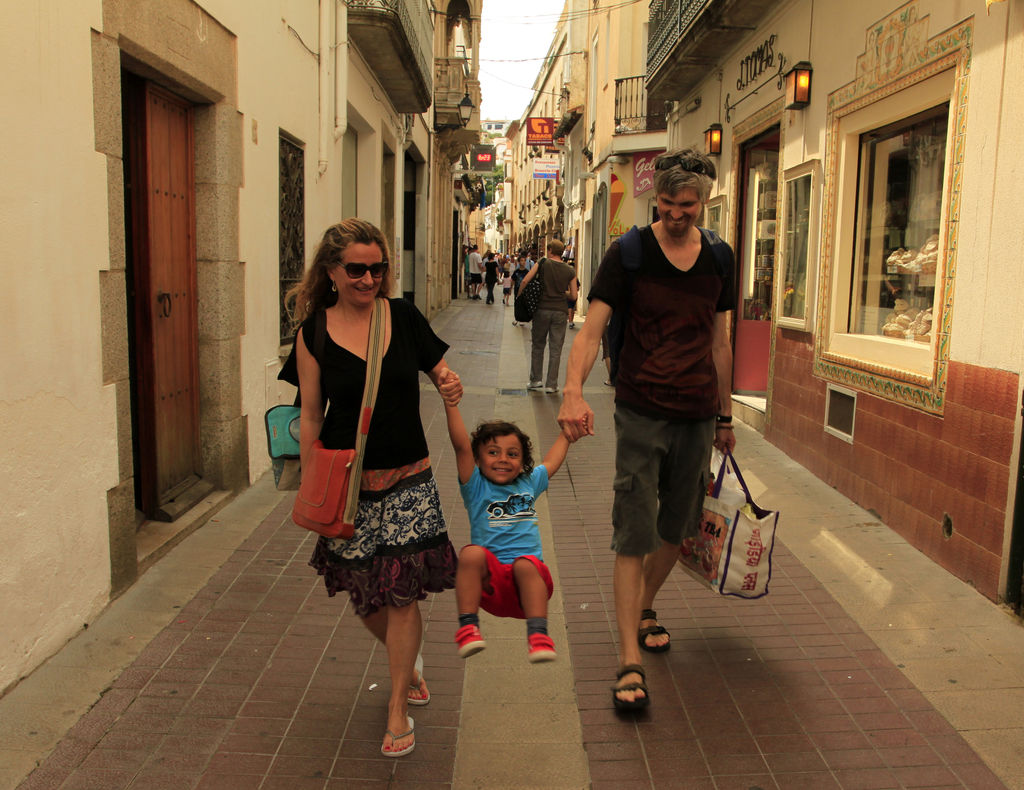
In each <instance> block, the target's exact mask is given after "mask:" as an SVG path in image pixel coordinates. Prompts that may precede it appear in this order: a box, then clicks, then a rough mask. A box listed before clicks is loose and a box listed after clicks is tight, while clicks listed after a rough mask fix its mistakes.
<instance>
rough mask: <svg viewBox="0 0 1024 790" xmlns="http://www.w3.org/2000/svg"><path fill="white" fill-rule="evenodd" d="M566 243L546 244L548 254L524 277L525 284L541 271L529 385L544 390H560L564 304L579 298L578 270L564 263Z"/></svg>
mask: <svg viewBox="0 0 1024 790" xmlns="http://www.w3.org/2000/svg"><path fill="white" fill-rule="evenodd" d="M564 249H565V245H564V244H563V243H562V242H561V241H559V240H558V239H551V240H550V241H548V243H547V255H548V257H545V258H543V259H542V260H540V261H538V262H537V263H536V264H534V266H533V268H532V269H530V271H529V272H528V273H527V275H526V277H524V278H523V285H524V286H525V285H526V284H527V283H529V282H530V281H531V280H532V279H533V278H534V277H536V276H538V274H537V273H538V272H539V271H540V272H542V273H541V275H540V277H541V282H542V283H543V291H542V293H541V298H540V304H539V305H538V306H537V310H536V312H534V314H533V321H532V322H531V323H532V332H533V334H532V337H531V341H532V348H531V354H530V381H529V384H527V388H528V389H531V390H540V389H543V390H544V391H545V392H558V366H559V363H560V362H561V360H562V345H563V344H564V343H565V326H566V322H565V304H566V299H571V300H572V301H574V302H575V301H576V297H577V291H576V273H575V272H574V271H573V270H572V267H570V266H567V265H566V264H565V263H563V262H562V251H563V250H564ZM545 346H546V347H547V349H548V375H547V379H546V383H545V380H543V379H542V375H543V373H544V348H545Z"/></svg>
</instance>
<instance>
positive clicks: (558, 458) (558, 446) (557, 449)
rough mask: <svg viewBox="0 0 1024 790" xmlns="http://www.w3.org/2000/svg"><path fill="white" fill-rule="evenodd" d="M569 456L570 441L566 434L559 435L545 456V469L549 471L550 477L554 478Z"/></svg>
mask: <svg viewBox="0 0 1024 790" xmlns="http://www.w3.org/2000/svg"><path fill="white" fill-rule="evenodd" d="M568 454H569V440H568V439H566V438H565V434H559V435H558V438H557V439H555V443H554V444H553V445H551V449H550V450H548V454H547V455H545V456H544V462H543V463H544V468H545V469H547V470H548V477H549V478H551V477H554V476H555V472H557V471H558V470H559V468H560V467H561V466H562V462H563V461H565V456H566V455H568Z"/></svg>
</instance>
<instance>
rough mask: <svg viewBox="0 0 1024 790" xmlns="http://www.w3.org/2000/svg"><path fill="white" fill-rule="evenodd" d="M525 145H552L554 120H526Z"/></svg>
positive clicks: (553, 142)
mask: <svg viewBox="0 0 1024 790" xmlns="http://www.w3.org/2000/svg"><path fill="white" fill-rule="evenodd" d="M526 144H527V145H554V144H555V119H554V118H527V119H526Z"/></svg>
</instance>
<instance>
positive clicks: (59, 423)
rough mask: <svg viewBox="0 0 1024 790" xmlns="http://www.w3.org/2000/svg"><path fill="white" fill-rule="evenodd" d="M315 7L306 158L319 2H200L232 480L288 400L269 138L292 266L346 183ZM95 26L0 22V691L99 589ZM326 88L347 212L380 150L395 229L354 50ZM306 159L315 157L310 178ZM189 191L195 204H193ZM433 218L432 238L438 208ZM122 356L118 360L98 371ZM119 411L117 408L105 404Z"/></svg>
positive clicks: (101, 308) (102, 178)
mask: <svg viewBox="0 0 1024 790" xmlns="http://www.w3.org/2000/svg"><path fill="white" fill-rule="evenodd" d="M324 2H328V3H331V4H332V5H333V6H334V7H333V8H332V9H331V14H330V35H329V41H330V44H329V47H330V52H331V56H330V57H331V64H330V65H331V68H330V69H329V75H330V85H329V86H328V90H329V94H330V98H329V108H330V109H329V117H328V118H327V119H326V120H327V122H328V123H329V125H330V134H329V135H328V137H327V140H328V146H327V149H326V150H325V152H321V151H320V148H319V142H318V141H319V139H320V134H319V133H320V121H321V118H320V112H319V102H318V99H319V93H318V85H319V75H318V59H317V56H316V54H315V53H316V52H317V51H318V50H319V48H320V46H321V43H320V37H319V30H320V15H319V6H320V3H319V2H309V1H308V0H280V1H279V2H277V3H274V4H271V5H272V6H273V13H265V12H261V13H254V10H253V6H252V4H251V3H250V2H248V0H204V2H203V3H202V4H201V7H202V9H203V10H204V11H206V12H208V13H209V15H210V16H211V17H213V19H215V20H216V21H217V22H219V23H220V24H221V25H222V26H223V27H224V28H225V29H226V30H227V31H229V32H230V35H231V36H233V37H234V41H235V43H236V47H237V48H236V50H235V52H234V58H235V62H234V64H232V65H233V68H234V69H235V73H236V74H237V96H236V97H228V99H229V100H230V101H231V103H232V104H234V105H235V106H237V108H238V114H239V116H240V117H239V124H238V128H239V130H240V133H241V136H242V141H241V144H242V156H241V164H242V174H241V189H240V190H239V200H238V216H237V218H235V217H226V218H222V221H223V223H224V224H225V225H226V227H228V228H230V226H231V223H233V222H235V221H237V223H238V237H239V239H238V244H239V246H238V250H239V260H240V265H241V267H242V269H243V271H244V277H243V281H244V293H243V294H242V295H241V297H240V298H241V302H242V304H243V307H241V308H240V309H241V310H242V311H244V333H243V334H242V337H241V344H240V355H241V356H240V361H239V364H240V371H241V392H240V393H239V397H240V400H241V412H242V414H244V415H247V416H248V467H249V468H248V470H247V476H248V479H249V480H250V481H252V480H255V479H256V478H257V477H259V476H260V475H261V474H263V473H264V472H265V471H266V470H267V469H268V467H269V459H268V458H267V455H266V451H265V447H266V439H265V434H264V427H263V413H264V411H265V410H266V409H267V408H268V407H269V406H270V405H273V404H274V403H278V402H290V401H291V399H292V397H293V394H294V391H293V389H292V388H291V387H290V386H288V385H281V384H279V383H278V382H277V381H276V375H277V372H278V370H279V366H280V362H281V359H280V357H279V349H280V343H279V336H278V335H279V323H278V316H279V313H278V309H279V308H278V290H279V284H278V273H279V264H278V195H279V159H278V157H279V153H278V138H279V132H280V131H281V130H283V131H284V132H286V133H287V134H288V135H289V136H290V137H292V138H293V139H295V140H297V141H298V142H300V144H302V145H303V146H304V149H305V173H306V180H305V227H306V259H307V262H308V260H309V259H310V257H311V256H312V253H313V251H314V249H315V246H316V243H317V242H318V241H319V238H320V236H321V235H322V233H323V230H324V229H325V228H326V227H327V226H328V225H329V224H331V223H334V222H337V221H338V220H340V219H341V218H342V215H341V196H342V185H343V183H344V179H345V178H351V177H352V174H347V173H344V172H342V168H341V159H342V157H341V147H342V143H341V140H340V139H339V140H335V138H334V134H333V131H334V121H335V95H336V94H335V88H334V83H333V75H334V70H335V68H334V66H335V64H334V62H333V52H334V43H335V26H334V19H335V17H334V13H335V12H336V11H337V10H339V9H342V8H343V6H342V4H341V3H340V2H338V3H334V2H332V0H324ZM117 10H118V11H120V10H121V6H117ZM196 19H197V24H196V26H195V28H194V29H178V28H174V30H175V31H176V34H180V35H184V36H196V37H198V38H199V40H200V41H202V37H203V35H204V29H203V24H204V18H203V15H202V13H199V14H197V16H196ZM104 21H105V15H104V3H103V2H102V0H81V2H76V3H70V4H69V3H62V4H60V8H59V11H58V10H57V9H56V8H51V7H50V4H46V3H22V4H13V5H10V7H5V15H4V25H2V26H0V53H2V54H0V64H2V65H3V67H4V71H5V73H7V74H8V75H17V78H16V79H15V78H11V79H7V80H4V81H3V87H2V88H0V99H2V101H3V106H4V107H5V120H4V123H3V124H2V125H0V151H2V153H0V172H3V179H2V181H0V232H2V236H0V238H2V242H0V243H2V245H3V253H2V255H0V261H2V263H0V271H2V273H3V282H4V285H5V288H4V292H3V297H2V299H3V303H2V309H0V329H2V330H3V331H4V334H5V339H6V341H7V342H6V343H5V346H4V350H3V352H2V353H0V361H2V370H3V374H2V375H0V430H2V431H3V436H4V437H5V445H4V446H5V452H4V453H3V454H2V456H0V480H2V481H3V482H2V484H0V485H2V489H0V494H2V496H3V502H4V507H3V508H0V541H2V543H3V545H4V547H5V559H4V562H3V563H0V600H2V601H3V606H2V607H0V634H2V635H3V636H2V639H0V693H2V692H3V690H4V689H6V688H8V687H10V686H11V685H12V684H13V683H15V682H17V680H18V679H19V678H20V677H22V676H24V675H25V674H27V673H28V672H30V671H31V670H32V669H33V668H35V667H36V666H38V665H39V664H40V663H41V662H42V661H43V660H45V659H46V658H47V657H48V656H50V655H52V654H53V653H54V652H56V650H58V649H59V648H60V647H61V646H62V645H63V644H64V643H65V642H66V641H67V640H68V639H69V638H71V637H72V636H74V634H75V633H76V632H77V631H78V630H80V629H81V628H82V627H83V625H85V624H87V623H88V622H90V621H91V620H92V619H93V618H94V617H95V616H96V615H97V614H98V613H99V612H100V611H101V610H102V609H103V607H104V606H105V605H106V604H107V602H108V600H109V597H110V593H111V581H110V580H111V551H110V524H111V521H110V513H109V506H108V498H107V497H108V493H107V492H108V491H109V490H111V489H113V488H114V487H115V486H117V485H118V484H119V483H120V482H121V476H120V472H119V448H118V445H117V436H118V433H117V425H118V424H119V423H120V424H121V425H124V424H125V421H127V420H130V416H129V415H126V414H119V413H118V409H117V405H116V402H115V393H114V385H113V384H107V383H105V382H104V381H103V376H104V370H105V369H107V368H109V367H110V364H109V360H104V358H103V353H104V348H105V346H104V345H103V338H102V337H101V327H102V326H103V325H104V321H103V316H104V315H107V316H109V315H110V314H111V313H114V314H116V313H117V311H118V310H122V311H125V310H126V308H125V306H124V305H122V306H120V307H118V306H117V305H114V306H113V307H112V306H110V305H107V304H103V303H101V289H100V278H101V276H102V272H104V271H105V270H107V269H108V268H109V267H110V266H111V260H112V259H113V260H120V259H121V258H122V257H123V255H124V251H123V250H117V249H112V247H113V246H114V244H112V242H111V239H114V240H115V243H116V242H118V240H121V241H122V243H123V232H124V231H123V226H124V216H123V214H121V213H119V212H111V211H108V205H109V202H108V197H109V194H110V186H109V185H110V184H111V183H119V182H120V163H119V162H117V161H116V160H115V159H114V158H113V157H110V156H108V155H107V154H105V153H99V152H97V150H96V148H97V139H98V138H99V136H100V135H101V134H102V135H105V137H106V138H107V139H110V138H113V139H117V138H118V137H119V136H120V129H119V128H115V129H98V128H97V124H96V119H97V118H98V117H100V116H99V114H98V113H97V110H96V107H95V95H94V82H93V81H94V79H102V80H104V81H105V90H106V92H107V93H108V94H109V92H110V91H111V90H112V89H111V87H110V86H111V85H116V84H117V83H119V81H120V74H119V73H118V70H117V69H116V68H106V69H105V70H101V71H97V67H96V63H97V61H96V55H95V51H94V48H93V44H94V39H96V38H97V37H99V36H100V35H101V33H102V31H103V30H104ZM168 35H171V33H170V32H169V33H168ZM106 43H108V44H109V42H106ZM346 82H347V84H346V86H345V89H344V90H343V91H342V95H343V96H345V95H346V94H347V100H346V104H347V109H348V114H349V118H350V125H351V127H352V128H353V129H354V130H356V132H357V133H358V134H359V146H360V147H359V156H358V158H357V159H358V162H359V165H358V167H359V173H358V184H359V194H358V205H359V213H360V215H361V216H363V217H365V218H366V219H369V220H371V221H373V222H375V223H380V221H381V214H382V211H381V209H382V203H381V155H382V145H383V142H384V141H385V140H386V141H388V143H389V145H390V146H391V149H392V151H393V152H394V154H395V165H396V174H395V196H394V200H395V205H394V212H393V213H394V221H395V233H396V236H399V237H400V235H401V232H402V230H401V229H402V212H403V201H402V188H403V182H402V173H403V169H404V166H403V157H404V153H405V149H404V143H405V142H406V140H404V139H403V135H404V127H403V118H402V116H400V115H398V114H397V113H395V112H394V110H393V108H392V107H391V105H390V103H389V102H388V99H387V96H386V93H385V92H384V91H383V90H382V88H381V87H380V85H379V84H378V83H376V81H375V79H374V77H373V74H372V71H371V70H370V68H369V66H368V65H367V64H366V63H365V62H364V61H363V60H362V57H361V56H360V55H359V54H358V53H357V52H356V50H355V49H354V48H351V50H350V53H349V68H348V75H347V80H346ZM107 83H109V84H107ZM231 133H233V132H229V134H231ZM413 139H414V141H415V144H416V145H417V149H418V150H419V151H424V152H426V151H429V150H430V142H429V136H428V132H427V130H426V127H425V126H424V125H423V123H422V122H420V121H417V123H416V125H415V130H414V133H413ZM321 158H325V159H326V160H327V169H326V171H325V172H324V173H323V175H322V176H321V175H319V174H318V160H320V159H321ZM108 163H110V164H108ZM115 171H117V172H115ZM202 199H203V196H202V194H198V195H197V201H199V200H202ZM202 208H203V209H204V210H206V211H209V209H208V207H206V206H203V207H202ZM115 214H117V216H115ZM436 219H437V221H438V222H440V223H441V227H443V228H450V222H451V214H450V208H449V209H448V211H447V213H446V215H445V216H442V217H439V218H436ZM423 224H424V225H430V224H431V223H430V222H427V221H425V222H424V223H423ZM430 232H432V231H427V230H424V231H423V237H422V238H421V239H419V241H418V248H419V249H421V250H425V249H428V248H429V245H428V240H429V239H430V235H429V233H430ZM445 232H448V231H445ZM425 268H426V267H425V266H424V267H421V269H424V270H425ZM119 274H120V273H119ZM421 276H422V273H421ZM228 301H230V300H228ZM204 308H205V309H210V308H209V306H208V305H204V302H203V299H202V296H201V297H200V303H199V310H200V311H203V310H204ZM125 315H126V321H127V314H126V313H125ZM126 364H127V363H123V364H122V363H121V362H120V361H119V365H118V366H119V367H123V366H124V365H126ZM232 395H233V393H232ZM121 402H122V404H126V401H125V399H124V398H122V400H121ZM121 408H122V409H126V408H127V406H126V405H123V406H122V407H121ZM124 450H125V448H123V447H122V448H121V451H122V452H123V451H124ZM128 451H130V445H129V447H128ZM123 464H124V460H123V459H122V460H121V465H123ZM129 469H130V462H129ZM129 485H130V484H129Z"/></svg>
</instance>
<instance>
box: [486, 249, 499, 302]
mask: <svg viewBox="0 0 1024 790" xmlns="http://www.w3.org/2000/svg"><path fill="white" fill-rule="evenodd" d="M497 282H498V260H497V258H496V257H495V255H494V252H493V251H492V250H488V251H487V255H486V257H485V258H484V286H485V287H486V288H487V304H494V285H495V283H497Z"/></svg>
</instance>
